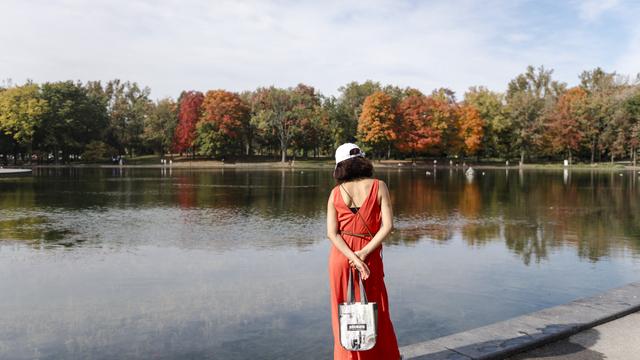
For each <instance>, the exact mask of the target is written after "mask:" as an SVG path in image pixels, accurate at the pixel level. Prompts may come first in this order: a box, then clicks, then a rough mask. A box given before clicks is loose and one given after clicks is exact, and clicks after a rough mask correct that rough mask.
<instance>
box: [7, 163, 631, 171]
mask: <svg viewBox="0 0 640 360" xmlns="http://www.w3.org/2000/svg"><path fill="white" fill-rule="evenodd" d="M373 165H374V168H381V169H399V170H400V169H402V170H411V169H416V170H429V169H434V168H435V169H437V170H462V169H466V168H467V167H469V166H470V167H472V168H474V169H477V170H521V169H522V170H580V171H586V170H591V171H634V170H640V166H636V167H634V166H631V165H623V164H614V165H611V164H609V163H606V164H605V163H600V164H594V165H591V164H577V165H570V166H564V165H562V164H545V163H532V164H524V165H523V166H518V165H517V164H516V165H509V166H506V165H496V164H482V163H479V164H476V163H470V164H467V165H466V166H463V165H462V164H456V165H449V164H439V165H432V164H428V163H416V164H413V163H412V162H411V161H408V160H382V161H377V160H374V161H373ZM333 167H334V163H333V161H320V160H297V161H293V162H286V163H282V162H279V161H277V162H276V161H274V162H236V163H224V162H221V161H214V160H195V161H179V162H175V163H173V164H172V165H162V164H152V163H142V164H136V163H134V164H124V165H117V164H100V163H89V164H81V163H78V164H58V165H55V164H46V165H24V166H22V167H21V169H56V168H89V169H90V168H105V169H114V168H116V169H117V168H123V169H126V168H132V169H136V168H139V169H163V168H164V169H226V168H239V169H245V168H259V169H333ZM16 169H17V168H16ZM5 170H7V169H5Z"/></svg>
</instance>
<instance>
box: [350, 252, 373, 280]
mask: <svg viewBox="0 0 640 360" xmlns="http://www.w3.org/2000/svg"><path fill="white" fill-rule="evenodd" d="M349 265H351V267H352V268H356V269H357V270H358V271H359V272H360V277H361V278H362V280H367V278H368V277H369V274H370V273H371V271H370V270H369V266H367V264H366V263H365V262H364V261H362V260H361V259H360V258H359V257H358V256H354V258H353V259H352V260H349Z"/></svg>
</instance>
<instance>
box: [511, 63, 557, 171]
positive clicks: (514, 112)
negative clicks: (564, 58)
mask: <svg viewBox="0 0 640 360" xmlns="http://www.w3.org/2000/svg"><path fill="white" fill-rule="evenodd" d="M552 73H553V70H547V69H545V68H544V67H543V66H541V67H539V68H537V69H534V67H533V66H529V67H527V71H526V72H525V73H523V74H520V75H518V76H517V77H516V78H515V79H513V80H511V81H510V82H509V85H508V88H507V95H506V102H507V106H506V110H507V114H508V116H509V118H510V120H511V123H512V124H513V128H514V132H515V147H516V149H518V150H519V152H520V164H521V165H522V164H524V160H525V156H526V155H527V154H530V153H532V152H534V151H535V146H536V145H539V139H540V136H541V135H542V129H543V128H544V124H543V120H544V117H543V114H544V112H545V109H546V108H547V107H550V106H553V104H554V103H555V101H556V99H557V97H558V96H559V94H560V93H562V92H563V90H564V88H565V85H564V84H562V83H558V82H557V81H554V80H552V78H551V75H552Z"/></svg>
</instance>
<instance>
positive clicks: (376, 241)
mask: <svg viewBox="0 0 640 360" xmlns="http://www.w3.org/2000/svg"><path fill="white" fill-rule="evenodd" d="M378 198H379V199H380V210H381V211H382V225H381V226H380V230H378V232H377V233H376V235H375V236H374V237H373V239H371V241H369V243H368V244H367V245H366V246H365V247H363V248H362V249H361V250H360V251H356V255H357V256H358V257H359V258H360V259H361V260H364V259H366V258H367V256H369V254H371V252H373V250H375V249H377V248H378V246H380V244H382V241H383V240H384V239H385V238H386V237H387V235H389V233H391V230H393V209H392V208H391V198H390V196H389V189H388V188H387V184H385V183H384V182H383V181H382V180H380V187H379V188H378Z"/></svg>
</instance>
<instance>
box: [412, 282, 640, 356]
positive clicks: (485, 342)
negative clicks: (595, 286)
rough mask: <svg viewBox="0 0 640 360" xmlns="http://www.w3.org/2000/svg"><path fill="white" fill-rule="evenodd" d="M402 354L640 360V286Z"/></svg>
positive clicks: (424, 344)
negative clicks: (525, 351) (523, 352)
mask: <svg viewBox="0 0 640 360" xmlns="http://www.w3.org/2000/svg"><path fill="white" fill-rule="evenodd" d="M562 339H568V340H562ZM528 349H534V350H529V352H528V353H525V354H520V352H522V351H523V350H528ZM400 351H401V353H402V354H403V355H404V358H405V359H407V360H409V359H420V360H481V359H482V360H486V359H505V358H508V357H509V356H512V358H511V359H512V360H525V359H568V360H571V359H589V360H591V359H617V360H625V359H633V360H640V282H637V283H631V284H627V285H626V286H623V287H620V288H617V289H612V290H609V291H607V292H605V293H602V294H599V295H595V296H593V297H590V298H585V299H579V300H575V301H572V302H570V303H568V304H564V305H559V306H555V307H552V308H548V309H544V310H540V311H537V312H534V313H531V314H527V315H522V316H519V317H516V318H513V319H509V320H505V321H501V322H497V323H495V324H491V325H487V326H482V327H479V328H475V329H471V330H468V331H463V332H461V333H457V334H452V335H448V336H444V337H441V338H438V339H433V340H428V341H424V342H420V343H415V344H411V345H407V346H403V347H402V348H401V349H400ZM572 356H574V357H572Z"/></svg>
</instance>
